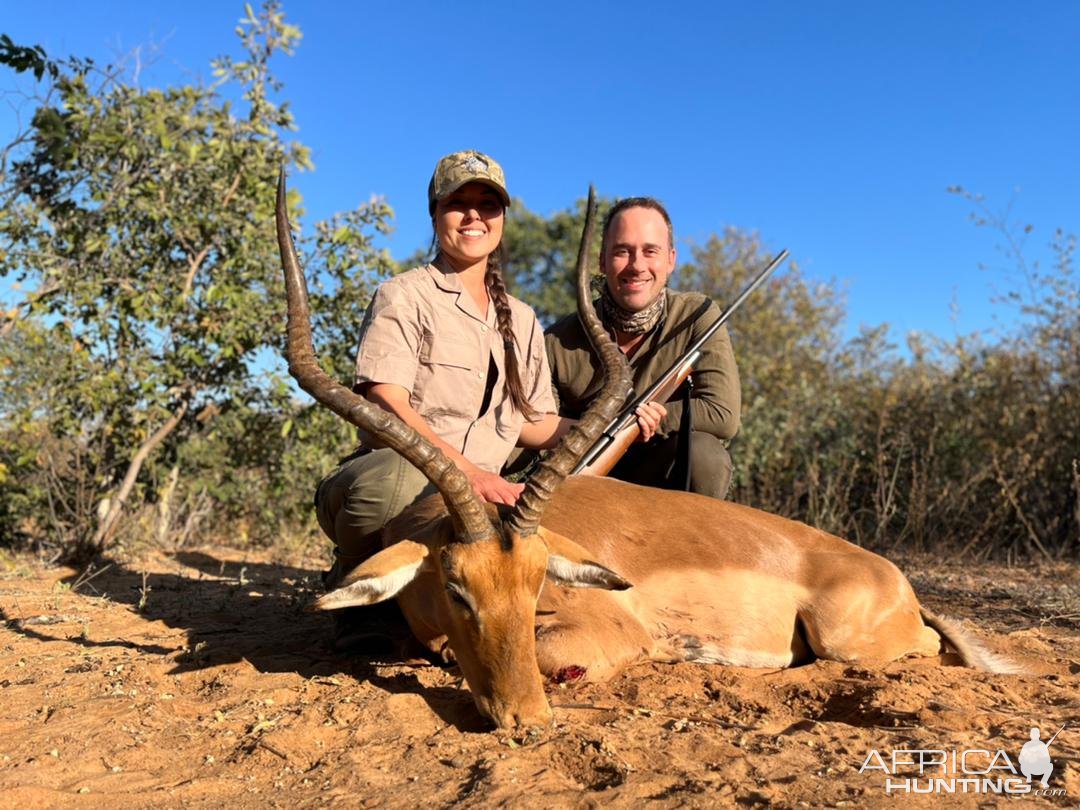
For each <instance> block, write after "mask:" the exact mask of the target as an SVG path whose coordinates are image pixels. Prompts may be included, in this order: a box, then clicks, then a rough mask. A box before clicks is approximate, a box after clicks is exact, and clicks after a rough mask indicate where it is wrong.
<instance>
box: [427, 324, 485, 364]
mask: <svg viewBox="0 0 1080 810" xmlns="http://www.w3.org/2000/svg"><path fill="white" fill-rule="evenodd" d="M479 354H480V353H479V351H478V350H477V347H476V344H474V343H472V342H470V341H469V340H468V339H467V338H465V337H458V336H456V335H455V336H454V337H448V336H447V335H438V336H436V335H434V334H432V333H430V332H426V333H425V334H424V344H423V347H422V348H421V350H420V362H421V363H424V364H425V365H431V366H447V367H449V368H457V369H465V370H467V371H476V370H477V369H478V367H479V365H478V359H479V358H478V355H479Z"/></svg>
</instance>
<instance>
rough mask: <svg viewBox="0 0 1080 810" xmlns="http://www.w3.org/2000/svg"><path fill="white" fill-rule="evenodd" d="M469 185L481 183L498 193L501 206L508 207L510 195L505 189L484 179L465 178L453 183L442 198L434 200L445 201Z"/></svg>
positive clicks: (492, 181)
mask: <svg viewBox="0 0 1080 810" xmlns="http://www.w3.org/2000/svg"><path fill="white" fill-rule="evenodd" d="M469 183H483V184H484V185H485V186H488V187H489V188H493V189H495V190H496V191H497V192H499V199H500V200H502V203H503V205H504V206H506V207H507V208H509V207H510V195H509V194H507V193H506V189H505V188H503V187H502V186H500V185H499V184H498V183H496V182H495V181H494V180H488V179H487V178H486V177H467V178H465V179H464V180H462V181H461V182H460V183H455V184H454V185H452V186H450V188H448V189H447V190H446V193H445V194H443V195H442V197H439V198H437V199H436V202H438V201H439V200H441V199H445V198H446V197H447V196H448V195H450V194H453V193H454V192H455V191H457V190H458V189H459V188H461V187H462V186H467V185H469Z"/></svg>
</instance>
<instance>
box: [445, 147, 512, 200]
mask: <svg viewBox="0 0 1080 810" xmlns="http://www.w3.org/2000/svg"><path fill="white" fill-rule="evenodd" d="M466 183H485V184H486V185H489V186H491V187H492V188H493V189H495V190H496V191H497V192H499V197H501V198H502V201H503V205H507V206H508V205H510V195H509V194H508V193H507V192H506V176H505V175H504V174H503V170H502V166H500V165H499V164H498V163H496V162H495V161H494V160H493V159H492V158H490V157H488V156H487V155H485V154H484V153H483V152H477V151H475V150H472V149H467V150H465V151H464V152H454V153H452V154H449V155H447V156H446V157H443V158H440V159H439V162H438V163H436V164H435V173H434V174H432V175H431V182H430V183H428V192H427V197H428V212H429V213H434V212H435V203H436V202H438V201H439V200H441V199H443V198H444V197H446V196H447V195H448V194H453V193H454V192H455V191H457V190H458V189H459V188H461V187H462V186H463V185H465V184H466Z"/></svg>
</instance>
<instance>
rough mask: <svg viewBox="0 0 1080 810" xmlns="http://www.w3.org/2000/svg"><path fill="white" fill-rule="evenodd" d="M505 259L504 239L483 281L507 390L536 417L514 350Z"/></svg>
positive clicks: (524, 410)
mask: <svg viewBox="0 0 1080 810" xmlns="http://www.w3.org/2000/svg"><path fill="white" fill-rule="evenodd" d="M505 260H506V250H505V249H504V248H503V245H502V242H500V243H499V246H498V247H497V248H495V250H494V251H493V252H492V253H491V255H490V256H488V261H487V273H485V274H484V284H485V285H486V286H487V291H488V295H489V296H491V303H493V304H494V305H495V323H496V324H497V326H498V329H499V334H500V335H502V339H503V352H504V354H503V365H504V366H505V367H506V390H507V391H509V392H510V401H511V402H513V403H514V407H515V408H517V409H518V410H519V411H521V413H522V415H524V417H525V418H526V419H529V420H533V419H535V418H537V417H538V416H539V415H540V414H538V413H537V412H536V409H535V408H533V406H532V405H530V404H529V399H528V397H527V396H526V395H525V387H524V386H523V385H522V383H521V372H520V370H519V369H518V355H517V352H516V351H514V343H515V341H514V324H513V319H512V316H511V312H510V301H509V299H508V298H507V297H506V282H505V281H503V276H502V265H503V262H504V261H505Z"/></svg>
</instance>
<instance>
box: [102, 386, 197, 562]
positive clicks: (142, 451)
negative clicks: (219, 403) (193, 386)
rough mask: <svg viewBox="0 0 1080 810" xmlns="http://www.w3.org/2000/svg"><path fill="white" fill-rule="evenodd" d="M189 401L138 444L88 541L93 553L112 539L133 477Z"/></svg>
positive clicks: (133, 479) (177, 422)
mask: <svg viewBox="0 0 1080 810" xmlns="http://www.w3.org/2000/svg"><path fill="white" fill-rule="evenodd" d="M189 402H190V399H189V398H188V397H185V398H184V400H183V401H182V402H181V403H180V407H179V408H177V409H176V410H175V411H174V412H173V414H172V416H170V417H169V418H168V419H166V420H165V423H164V424H163V425H162V426H161V427H159V428H158V429H157V430H156V431H154V433H153V434H152V435H151V436H149V437H148V438H147V440H146V441H144V442H143V443H142V444H141V445H140V446H139V449H138V450H136V451H135V455H134V456H133V457H132V459H131V463H130V464H129V465H128V469H127V473H126V474H125V475H124V480H123V481H122V482H121V483H120V488H119V489H118V490H117V491H116V494H115V495H113V496H112V498H111V503H110V504H109V511H108V513H107V514H106V515H105V519H104V520H103V521H101V524H100V525H99V526H98V529H97V531H96V532H95V533H94V539H93V540H92V541H91V542H90V550H91V551H92V552H93V553H95V554H100V553H102V552H103V551H105V548H106V546H107V545H108V543H109V541H110V540H111V539H112V535H113V532H114V531H115V529H116V523H117V521H118V520H119V519H120V514H121V513H122V512H123V510H124V502H125V501H126V500H127V498H128V495H130V494H131V490H132V489H133V488H134V487H135V479H136V478H138V477H139V471H140V470H141V469H142V465H143V463H144V462H145V461H146V458H147V456H149V455H150V453H151V451H152V450H153V449H154V448H155V447H157V446H158V445H159V444H161V443H162V442H163V441H164V440H165V437H166V436H168V435H169V434H170V433H172V432H173V430H175V429H176V426H177V425H179V424H180V420H181V419H183V418H184V414H185V413H187V409H188V403H189Z"/></svg>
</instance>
